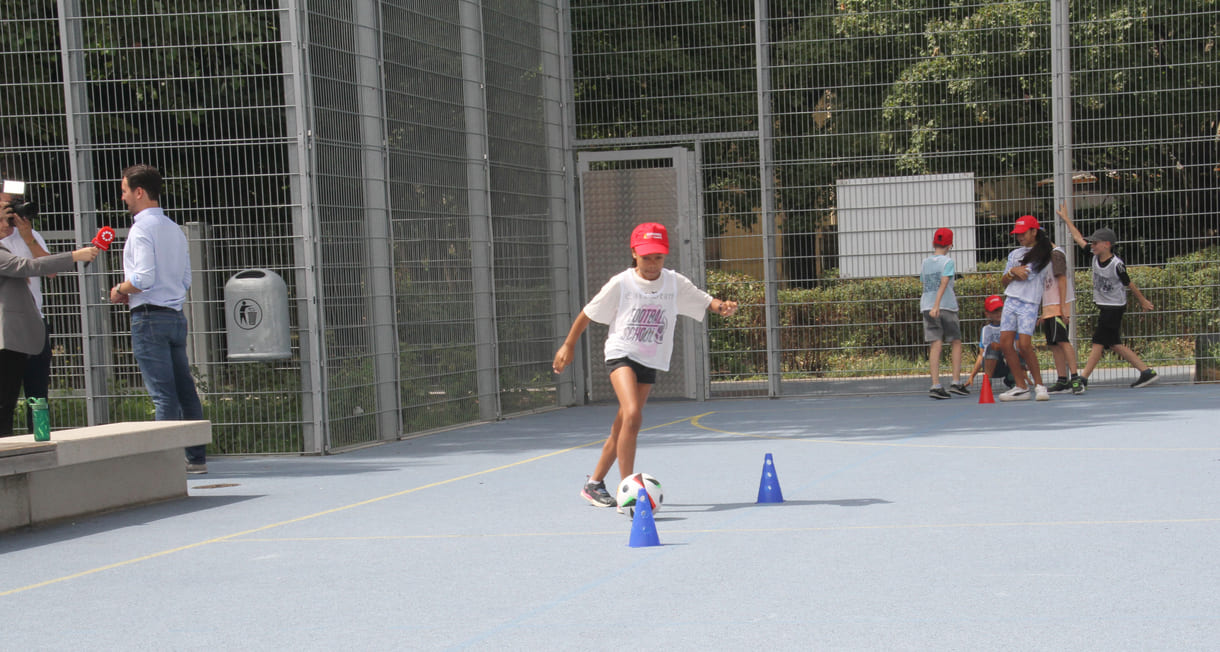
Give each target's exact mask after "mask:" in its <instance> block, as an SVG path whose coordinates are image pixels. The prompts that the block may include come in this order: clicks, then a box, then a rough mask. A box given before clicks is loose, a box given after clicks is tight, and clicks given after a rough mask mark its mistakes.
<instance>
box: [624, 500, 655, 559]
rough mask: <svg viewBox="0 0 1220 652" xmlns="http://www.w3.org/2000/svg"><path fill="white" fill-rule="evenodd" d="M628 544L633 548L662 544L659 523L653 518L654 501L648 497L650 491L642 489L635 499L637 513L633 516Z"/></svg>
mask: <svg viewBox="0 0 1220 652" xmlns="http://www.w3.org/2000/svg"><path fill="white" fill-rule="evenodd" d="M627 545H629V546H631V547H632V548H647V547H649V546H659V545H661V537H660V535H658V534H657V524H656V523H655V522H653V520H652V501H651V500H649V499H648V492H647V491H644V490H643V489H640V494H639V496H637V497H636V499H635V514H634V515H633V516H632V517H631V538H630V539H629V540H628V541H627Z"/></svg>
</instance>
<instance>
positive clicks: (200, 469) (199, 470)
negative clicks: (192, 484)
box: [186, 462, 208, 475]
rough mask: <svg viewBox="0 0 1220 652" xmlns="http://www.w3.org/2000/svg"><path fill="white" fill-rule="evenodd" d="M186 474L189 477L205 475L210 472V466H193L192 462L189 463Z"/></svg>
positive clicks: (201, 464)
mask: <svg viewBox="0 0 1220 652" xmlns="http://www.w3.org/2000/svg"><path fill="white" fill-rule="evenodd" d="M186 472H187V473H188V474H189V475H203V474H205V473H207V472H208V465H207V464H203V463H200V464H191V463H190V462H187V463H186Z"/></svg>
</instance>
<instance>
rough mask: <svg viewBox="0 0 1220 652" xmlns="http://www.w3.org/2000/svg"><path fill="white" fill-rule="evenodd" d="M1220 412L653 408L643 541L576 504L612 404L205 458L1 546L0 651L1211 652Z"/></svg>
mask: <svg viewBox="0 0 1220 652" xmlns="http://www.w3.org/2000/svg"><path fill="white" fill-rule="evenodd" d="M1218 398H1220V386H1216V385H1195V386H1191V385H1177V386H1170V385H1163V386H1153V387H1149V388H1145V389H1141V390H1130V389H1126V388H1099V389H1097V390H1090V391H1089V393H1087V394H1085V395H1083V396H1070V395H1069V396H1064V395H1056V396H1054V397H1053V399H1052V400H1051V401H1050V402H1046V403H1034V402H1025V403H1010V404H995V405H980V404H978V402H977V396H970V397H968V398H954V399H953V400H949V401H932V400H929V399H928V398H926V397H924V396H886V397H868V396H861V397H851V398H810V399H783V400H766V399H739V400H720V401H708V402H702V403H700V402H655V403H652V404H650V405H649V406H648V408H647V410H646V412H645V431H644V432H643V433H642V436H641V443H640V448H639V454H638V458H637V469H636V470H638V471H646V472H648V473H651V474H652V475H654V476H656V477H657V478H659V479H660V480H661V481H662V483H663V484H664V489H665V503H664V505H663V506H662V507H661V508H660V509H659V510H658V512H657V513H656V514H655V518H654V525H655V527H656V530H657V532H658V535H659V538H660V541H661V543H662V545H660V546H652V547H635V548H633V547H630V546H628V542H629V539H630V535H631V529H632V525H633V524H632V521H631V519H629V518H628V517H627V516H624V515H619V514H616V513H615V511H614V510H613V509H598V508H594V507H591V506H590V505H589V504H588V503H586V502H585V501H584V500H583V499H582V498H581V497H580V496H579V490H580V486H581V484H582V483H583V482H584V479H585V475H586V474H587V473H588V472H589V471H590V470H591V469H592V466H593V464H594V461H595V459H596V456H597V452H598V448H599V446H600V441H601V440H602V439H603V438H604V437H605V433H606V432H607V429H608V427H609V424H610V421H611V419H612V418H613V415H614V411H615V407H614V406H613V405H597V406H589V407H580V408H573V409H565V410H556V411H553V412H547V413H543V414H536V415H531V416H526V417H521V418H516V419H512V420H508V421H503V422H498V423H488V424H482V425H477V426H472V427H468V428H463V429H460V430H453V431H449V432H443V433H436V434H432V435H429V436H424V437H419V438H415V439H410V440H405V441H401V442H394V443H389V444H385V445H381V446H375V447H371V448H367V449H363V450H359V451H353V452H350V453H346V454H343V455H338V456H333V457H327V458H302V457H283V458H273V457H248V458H216V459H213V460H212V461H211V462H210V463H209V466H210V467H211V469H212V472H211V474H210V475H206V476H192V478H191V480H190V485H191V490H190V494H191V495H190V497H189V498H188V499H185V500H179V501H173V502H168V503H162V504H157V505H149V506H145V507H140V508H135V509H129V510H124V511H120V512H115V513H110V514H104V515H100V516H96V517H92V518H88V519H83V520H79V521H77V522H70V523H62V524H58V525H53V526H48V527H43V528H39V529H34V530H22V531H16V532H10V533H6V534H3V535H0V610H2V611H3V613H4V621H5V624H4V634H3V641H4V643H3V647H4V648H5V649H9V650H44V649H45V650H82V649H88V650H335V649H344V650H447V649H469V650H623V649H656V650H757V649H782V650H811V649H812V650H1202V649H1214V648H1215V647H1216V645H1217V641H1220V608H1218V607H1217V603H1218V598H1220V564H1218V563H1217V561H1216V550H1217V545H1218V544H1217V542H1218V541H1220V437H1217V432H1218V430H1220V428H1218V425H1217V424H1218V423H1220V408H1218V405H1220V401H1217V399H1218ZM768 453H770V454H772V456H773V459H774V461H775V469H776V472H777V475H778V480H779V485H780V487H781V490H782V493H783V497H784V499H785V501H784V502H783V503H782V504H772V505H758V504H756V500H757V498H758V492H759V484H760V479H761V477H762V470H763V461H764V458H765V456H766V455H767V454H768ZM612 478H615V479H617V471H615V472H614V473H612ZM609 484H611V485H613V484H614V482H611V483H609Z"/></svg>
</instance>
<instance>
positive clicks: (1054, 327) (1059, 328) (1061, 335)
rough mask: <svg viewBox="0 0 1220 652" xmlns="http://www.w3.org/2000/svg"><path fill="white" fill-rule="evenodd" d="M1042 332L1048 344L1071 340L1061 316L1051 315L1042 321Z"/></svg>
mask: <svg viewBox="0 0 1220 652" xmlns="http://www.w3.org/2000/svg"><path fill="white" fill-rule="evenodd" d="M1042 334H1043V335H1045V336H1046V343H1047V344H1048V345H1049V346H1054V345H1056V344H1061V343H1063V342H1069V341H1071V338H1070V337H1068V327H1067V322H1065V321H1063V317H1052V318H1050V319H1047V320H1046V321H1043V322H1042Z"/></svg>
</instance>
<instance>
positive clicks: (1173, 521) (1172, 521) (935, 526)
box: [226, 517, 1220, 543]
mask: <svg viewBox="0 0 1220 652" xmlns="http://www.w3.org/2000/svg"><path fill="white" fill-rule="evenodd" d="M1204 523H1220V517H1213V518H1169V519H1129V520H1106V521H1014V522H999V523H913V524H907V525H901V524H888V525H831V526H820V527H777V528H711V529H695V530H681V529H672V528H666V530H665V532H666V534H667V535H683V534H765V533H795V532H856V531H868V530H949V529H987V528H1014V527H1080V526H1110V525H1192V524H1204ZM608 535H612V536H622V535H623V531H622V530H613V531H604V532H506V533H501V534H402V535H378V536H370V537H286V538H276V537H259V538H253V539H229V540H227V541H226V543H290V542H298V543H301V542H316V543H325V542H341V541H418V540H428V539H436V540H441V539H516V538H523V537H571V536H582V537H587V536H608Z"/></svg>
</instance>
